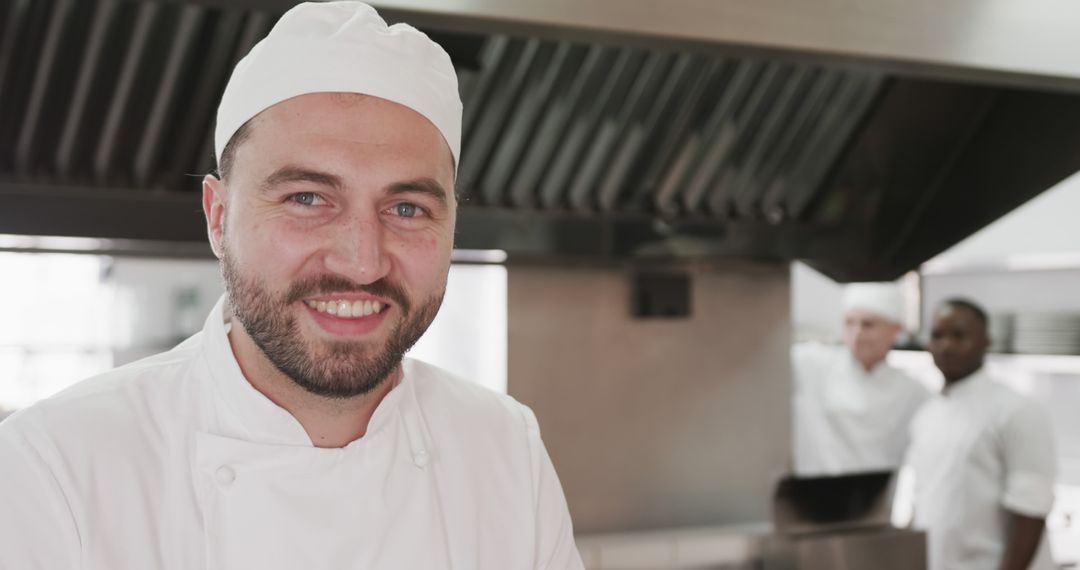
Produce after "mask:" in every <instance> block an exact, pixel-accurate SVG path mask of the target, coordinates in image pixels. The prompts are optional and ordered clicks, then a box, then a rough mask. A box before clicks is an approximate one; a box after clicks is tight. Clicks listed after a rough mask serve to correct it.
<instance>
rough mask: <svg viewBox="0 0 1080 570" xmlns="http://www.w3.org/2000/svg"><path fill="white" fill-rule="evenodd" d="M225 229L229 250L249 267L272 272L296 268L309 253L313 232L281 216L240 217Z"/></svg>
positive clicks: (267, 274) (264, 274)
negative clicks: (266, 218) (279, 218)
mask: <svg viewBox="0 0 1080 570" xmlns="http://www.w3.org/2000/svg"><path fill="white" fill-rule="evenodd" d="M237 222H238V223H236V224H233V225H231V226H230V227H229V228H228V229H227V231H226V243H227V244H228V246H229V251H230V253H231V254H232V255H233V256H234V257H235V258H236V260H237V261H239V262H240V263H242V264H243V266H244V267H245V268H246V270H247V271H250V272H253V273H256V274H259V275H263V276H272V275H275V274H279V273H281V274H286V273H291V272H294V271H295V270H296V268H297V267H298V266H300V265H302V264H303V262H304V260H305V259H307V257H308V256H309V255H310V250H311V244H310V243H309V242H310V239H311V238H310V236H311V233H310V232H304V231H298V229H297V228H293V227H290V226H289V224H287V223H284V222H282V221H280V220H259V221H256V220H237Z"/></svg>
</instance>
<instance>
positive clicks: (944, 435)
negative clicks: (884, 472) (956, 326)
mask: <svg viewBox="0 0 1080 570" xmlns="http://www.w3.org/2000/svg"><path fill="white" fill-rule="evenodd" d="M907 464H908V465H909V466H910V467H911V468H912V469H913V471H914V475H915V520H914V524H915V527H916V528H920V529H924V530H926V531H927V534H928V547H929V562H930V564H929V568H930V570H997V568H998V567H999V566H1000V565H1001V559H1002V556H1003V555H1004V553H1005V532H1006V523H1007V521H1008V512H1007V511H1012V512H1015V513H1019V514H1022V515H1028V516H1032V517H1045V516H1046V515H1047V514H1049V513H1050V508H1051V507H1052V506H1053V502H1054V495H1053V489H1054V474H1055V453H1054V438H1053V433H1052V431H1051V427H1050V423H1049V420H1048V419H1047V415H1046V412H1045V411H1044V410H1043V409H1042V408H1041V407H1040V406H1038V405H1037V404H1036V403H1035V402H1033V401H1031V400H1029V399H1027V398H1024V397H1023V396H1021V395H1019V394H1017V393H1016V392H1014V391H1013V390H1012V389H1010V388H1009V387H1007V386H1005V385H1003V384H1000V383H998V382H995V381H994V380H993V379H991V378H990V377H989V375H987V374H986V373H985V372H984V371H982V370H979V371H978V372H976V373H974V374H973V375H971V376H969V377H967V378H965V379H963V380H960V381H958V382H957V383H956V384H954V385H953V387H952V388H950V389H949V390H948V391H947V392H946V393H945V394H944V395H942V396H940V397H937V398H935V399H933V400H932V401H931V402H929V403H928V404H927V405H926V406H925V407H924V408H923V409H922V410H920V411H919V413H918V414H917V415H916V416H915V419H914V421H913V422H912V443H911V449H910V450H909V452H908V456H907ZM1031 568H1032V569H1034V570H1051V569H1052V568H1053V564H1052V562H1051V559H1050V556H1049V550H1048V546H1047V541H1046V538H1045V534H1044V537H1043V541H1042V544H1041V545H1040V547H1039V552H1038V554H1037V555H1036V558H1035V561H1034V562H1033V563H1032V565H1031Z"/></svg>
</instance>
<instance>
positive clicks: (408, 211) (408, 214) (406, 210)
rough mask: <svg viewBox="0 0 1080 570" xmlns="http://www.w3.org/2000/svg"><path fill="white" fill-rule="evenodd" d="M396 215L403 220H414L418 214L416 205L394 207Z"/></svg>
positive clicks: (404, 204)
mask: <svg viewBox="0 0 1080 570" xmlns="http://www.w3.org/2000/svg"><path fill="white" fill-rule="evenodd" d="M394 213H395V214H397V215H399V216H401V217H402V218H412V217H415V216H416V214H417V213H418V209H417V207H416V204H409V203H407V202H406V203H403V204H398V205H396V206H394Z"/></svg>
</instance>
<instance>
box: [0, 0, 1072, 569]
mask: <svg viewBox="0 0 1080 570" xmlns="http://www.w3.org/2000/svg"><path fill="white" fill-rule="evenodd" d="M291 4H292V2H288V1H283V0H244V1H240V0H233V1H230V0H189V1H186V2H185V1H150V0H145V1H140V0H32V1H31V0H0V293H2V294H3V296H4V298H5V299H7V300H8V302H7V303H5V304H4V305H3V306H2V307H0V408H4V409H5V410H7V411H11V410H15V409H18V408H21V407H25V406H27V405H30V404H32V403H33V402H35V401H36V400H38V399H41V398H44V397H47V396H49V395H50V394H53V393H55V392H56V391H58V390H60V389H63V388H64V387H66V386H68V385H70V384H71V383H73V382H75V381H78V380H79V379H81V378H84V377H86V376H88V375H91V374H94V373H96V372H98V371H102V370H105V369H108V368H110V367H113V366H116V365H121V364H124V363H127V362H131V361H133V360H136V359H138V358H141V357H143V356H146V355H149V354H153V353H155V352H159V351H161V350H164V349H167V348H169V347H171V346H173V345H174V344H175V343H177V342H178V341H179V340H180V339H183V338H185V337H186V336H188V335H190V334H192V333H193V332H195V331H197V330H199V329H200V327H201V326H202V322H203V319H204V318H205V316H206V314H207V312H208V311H209V309H210V307H211V306H212V305H213V303H214V302H215V301H216V299H217V297H218V296H219V295H220V294H221V291H222V286H221V284H220V279H219V274H218V268H217V264H216V262H215V261H214V259H213V258H212V256H211V255H210V251H209V248H208V247H207V246H206V243H205V242H206V239H205V223H204V221H203V219H202V213H201V210H200V205H199V179H200V175H201V174H202V173H206V172H210V171H211V170H212V169H213V167H214V164H213V152H212V140H211V137H212V131H211V127H212V114H213V111H214V109H215V107H216V102H217V99H218V97H219V96H220V92H221V89H222V88H223V86H224V81H225V79H226V73H227V71H228V70H229V69H231V67H232V65H233V63H234V62H235V61H236V60H237V59H238V58H239V57H240V55H242V54H243V53H245V52H246V51H247V49H249V48H250V46H251V45H252V44H253V43H254V42H255V41H256V40H257V39H258V38H259V37H261V36H262V35H264V34H265V33H266V31H267V30H269V28H270V26H272V25H273V23H274V21H275V19H276V17H277V15H279V14H280V13H281V12H282V11H283V10H284V9H285V8H286V7H287V6H289V5H291ZM374 4H376V5H377V6H379V7H380V8H381V9H383V11H384V12H385V13H386V14H387V15H389V16H390V18H391V19H404V20H407V21H409V22H412V23H414V24H416V25H418V26H419V27H421V28H422V29H424V30H425V31H427V32H428V33H429V34H430V35H432V37H434V38H435V39H436V40H438V41H440V43H442V44H443V45H444V46H445V47H446V49H447V50H448V52H449V53H450V54H451V57H452V59H453V60H454V63H455V66H456V68H457V69H458V73H459V79H460V86H461V91H462V98H463V101H464V103H465V133H464V139H463V160H462V164H461V167H460V172H459V179H458V191H459V193H460V194H461V196H462V203H461V209H460V215H459V222H458V237H457V244H458V247H459V248H460V249H459V250H457V251H456V252H455V255H454V259H455V265H454V267H453V268H452V270H451V279H450V283H449V288H448V292H447V296H446V302H445V304H444V306H443V310H442V312H441V313H440V315H439V317H438V319H437V320H436V323H435V325H434V326H433V327H432V329H431V330H430V331H429V332H428V334H427V335H426V336H425V337H424V339H422V340H421V342H420V343H419V345H418V346H417V347H416V348H415V349H414V350H413V353H412V356H414V357H416V358H421V359H424V360H428V361H430V362H433V363H435V364H439V365H441V366H444V367H446V368H448V369H450V370H453V371H455V372H457V373H459V374H460V375H463V376H465V377H468V378H471V379H473V380H475V381H477V382H480V383H482V384H484V385H486V386H489V387H491V388H492V389H495V390H500V391H506V392H508V393H510V394H511V395H513V396H514V397H516V398H518V399H519V400H521V401H523V402H524V403H526V404H528V405H530V406H532V407H533V409H534V410H535V411H536V412H537V415H538V417H539V420H540V423H541V426H542V429H543V433H544V436H545V442H546V444H547V446H548V448H549V451H550V453H551V456H552V459H553V461H554V462H555V464H556V467H557V469H558V472H559V474H560V477H561V479H562V482H563V486H564V488H565V491H566V494H567V499H568V501H569V504H570V508H571V511H572V514H573V516H574V520H575V525H576V530H577V533H578V535H579V545H580V548H581V550H582V554H583V556H584V558H585V560H586V565H587V566H588V567H589V568H593V569H599V568H604V569H608V570H611V569H630V568H641V569H644V568H657V569H659V568H762V567H768V568H780V567H800V568H860V567H868V566H860V565H859V563H858V562H851V560H859V558H857V556H859V554H851V556H855V558H848V559H847V560H848V562H843V563H841V562H838V561H837V559H833V558H829V557H828V555H827V553H826V551H828V550H829V548H832V549H833V550H831V552H834V553H835V552H841V551H845V550H844V549H845V548H854V549H861V550H860V552H864V553H865V552H866V551H867V550H868V549H869V551H871V552H876V553H877V554H878V555H879V556H880V555H881V553H882V552H896V551H894V550H884V549H894V548H895V549H899V550H901V551H905V552H906V551H913V550H915V549H918V548H920V547H921V546H920V544H921V543H919V542H918V541H919V540H921V535H919V533H914V532H910V531H904V532H901V531H896V530H894V529H890V528H889V526H888V520H889V519H888V514H887V513H885V510H886V503H887V502H888V501H887V500H886V498H883V497H884V495H882V496H879V495H874V496H873V497H871V498H870V499H869V500H868V501H866V505H864V506H865V508H864V509H863V510H862V511H860V512H859V513H854V514H852V515H851V516H850V517H848V518H847V519H844V520H842V521H841V520H839V519H836V520H832V521H831V522H830V523H829V524H819V523H821V521H816V522H815V521H814V520H802V519H800V518H799V516H796V515H792V513H793V512H796V511H798V512H801V513H802V515H805V514H806V513H807V512H809V511H806V509H805V508H804V507H805V505H804V503H805V501H806V500H807V497H806V496H805V495H807V494H809V495H810V497H809V499H810V500H811V502H812V501H813V500H814V499H820V497H821V496H823V495H821V493H840V495H838V496H845V495H844V493H848V491H847V490H845V489H840V490H836V489H832V488H830V489H831V490H830V489H825V490H822V488H818V487H800V486H798V485H795V486H790V485H788V484H787V483H782V481H783V480H784V476H785V474H786V473H788V472H789V471H790V465H791V435H790V429H791V408H790V398H791V369H790V363H789V360H788V355H789V349H790V346H791V344H792V343H793V342H795V341H797V340H817V341H823V342H837V341H838V338H839V326H840V319H839V318H838V317H837V316H838V315H839V314H840V313H841V305H840V285H839V283H842V282H851V281H894V280H895V281H898V282H899V283H900V284H901V286H902V287H903V290H904V292H905V302H906V307H907V312H906V316H905V321H906V322H905V325H906V327H907V329H908V331H909V332H910V333H911V334H910V335H908V336H905V337H904V339H903V341H902V345H903V346H902V348H904V349H905V350H895V351H893V352H892V353H891V354H890V356H889V360H890V362H891V363H893V364H895V365H896V366H899V367H901V368H903V369H905V370H908V371H910V372H911V373H912V374H913V375H914V376H916V377H917V378H918V379H919V380H920V381H922V382H924V383H925V384H926V385H927V386H928V387H930V388H932V389H935V390H936V389H938V388H939V387H940V385H941V378H940V375H939V374H938V373H937V371H936V369H935V368H934V366H933V363H932V361H931V359H930V358H929V356H928V355H927V353H925V352H923V351H922V350H920V349H921V347H922V346H923V345H924V343H925V340H926V339H925V333H926V327H927V322H928V318H929V312H930V311H931V309H932V308H933V307H934V306H935V304H936V303H938V302H939V301H941V300H943V299H945V298H949V297H952V296H956V295H962V296H965V297H971V298H974V299H976V300H977V301H979V302H981V303H982V304H984V305H985V306H986V307H987V308H988V309H989V311H990V312H991V313H992V315H991V316H992V319H991V332H992V334H993V336H994V340H995V345H994V348H993V354H992V355H991V357H990V358H989V362H988V364H989V366H990V367H991V369H992V371H994V372H997V373H998V376H999V377H1000V378H1002V379H1003V380H1005V381H1007V382H1008V383H1009V384H1010V385H1011V386H1013V387H1014V388H1015V389H1016V390H1018V391H1020V392H1022V393H1023V394H1025V395H1028V396H1030V397H1032V398H1035V399H1036V400H1038V401H1039V402H1041V403H1042V404H1043V405H1044V406H1045V407H1046V408H1047V409H1048V410H1049V412H1050V414H1051V416H1052V421H1053V425H1054V428H1055V435H1056V437H1057V441H1058V448H1059V454H1060V457H1059V459H1060V462H1059V464H1060V475H1059V482H1058V483H1059V485H1058V495H1057V502H1056V506H1055V511H1054V513H1053V514H1052V515H1051V517H1050V519H1049V520H1048V525H1049V533H1050V534H1049V536H1050V539H1051V542H1052V546H1053V549H1054V555H1055V559H1056V562H1057V564H1058V565H1059V566H1060V567H1062V568H1068V567H1076V566H1077V565H1078V564H1080V546H1078V545H1080V526H1078V523H1077V522H1076V517H1077V516H1078V515H1080V415H1078V414H1077V413H1076V412H1075V410H1077V409H1080V229H1077V225H1076V219H1077V215H1078V214H1080V178H1078V177H1076V176H1073V175H1074V174H1075V173H1076V172H1077V171H1078V170H1080V58H1077V57H1076V54H1077V53H1078V52H1080V44H1078V43H1077V40H1076V37H1077V36H1076V30H1078V29H1080V6H1077V5H1073V4H1071V3H1066V2H1060V1H1057V0H1034V1H1032V2H1027V3H1023V4H1019V3H1012V2H1006V1H1000V2H999V1H989V2H987V1H975V0H970V1H961V2H952V3H949V4H948V5H939V4H938V3H933V4H931V3H928V2H904V3H900V2H892V1H887V0H871V1H869V2H865V3H861V4H860V7H859V8H858V9H856V8H855V7H854V6H849V5H845V3H835V2H825V1H813V2H799V1H796V0H776V1H774V2H754V1H752V0H736V1H733V2H724V3H702V2H693V1H691V0H672V1H669V2H665V3H663V4H662V5H658V4H655V3H646V2H624V1H617V0H594V1H592V2H587V3H576V2H561V1H560V2H555V1H547V2H540V1H537V0H515V1H506V0H471V1H466V0H444V1H438V2H436V1H433V0H387V1H382V2H374ZM1070 176H1072V178H1070ZM0 468H2V466H0ZM861 484H862V483H852V485H853V486H852V487H851V489H855V490H859V489H857V488H856V487H857V486H858V485H861ZM889 485H890V487H889V488H888V489H886V491H890V490H891V485H892V483H889ZM887 494H888V493H885V495H887ZM831 496H832V495H831V494H830V495H829V497H831ZM793 505H794V506H793ZM800 505H802V506H800ZM793 509H794V510H793ZM811 510H812V509H811ZM883 513H885V514H884V515H883ZM800 516H801V515H800ZM883 516H884V518H883ZM810 519H813V517H810ZM838 521H839V522H840V523H843V524H838ZM830 524H831V525H832V526H830ZM815 525H817V526H815ZM807 529H809V531H808V530H807ZM852 529H857V530H859V532H860V533H861V534H860V535H859V540H864V542H859V541H858V540H855V541H854V542H858V544H857V545H855V546H850V545H848V546H845V544H848V543H847V542H845V541H848V542H852V541H850V540H849V539H850V538H851V533H850V531H851V530H852ZM845 532H846V533H847V534H845ZM867 537H869V540H870V541H871V542H869V543H867V542H865V540H866V539H867ZM875 541H876V542H875ZM867 544H872V547H868V546H867ZM822 545H825V546H822ZM830 545H831V546H830ZM845 552H846V551H845ZM862 555H863V556H865V554H862ZM916 558H917V556H916ZM895 560H896V562H893V564H894V566H885V565H884V564H885V563H884V562H881V563H875V565H874V566H873V567H875V568H886V567H896V568H918V567H921V566H919V565H918V564H919V563H918V562H910V563H905V562H904V560H907V559H906V558H904V554H895ZM778 561H779V562H778ZM784 564H787V566H785V565H784Z"/></svg>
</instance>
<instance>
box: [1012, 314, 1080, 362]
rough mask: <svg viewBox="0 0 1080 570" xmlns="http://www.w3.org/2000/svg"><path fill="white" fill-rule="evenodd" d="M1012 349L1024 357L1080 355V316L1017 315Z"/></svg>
mask: <svg viewBox="0 0 1080 570" xmlns="http://www.w3.org/2000/svg"><path fill="white" fill-rule="evenodd" d="M1013 348H1014V349H1015V350H1016V352H1019V353H1023V354H1080V314H1078V313H1019V314H1017V315H1016V318H1015V321H1014V325H1013Z"/></svg>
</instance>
